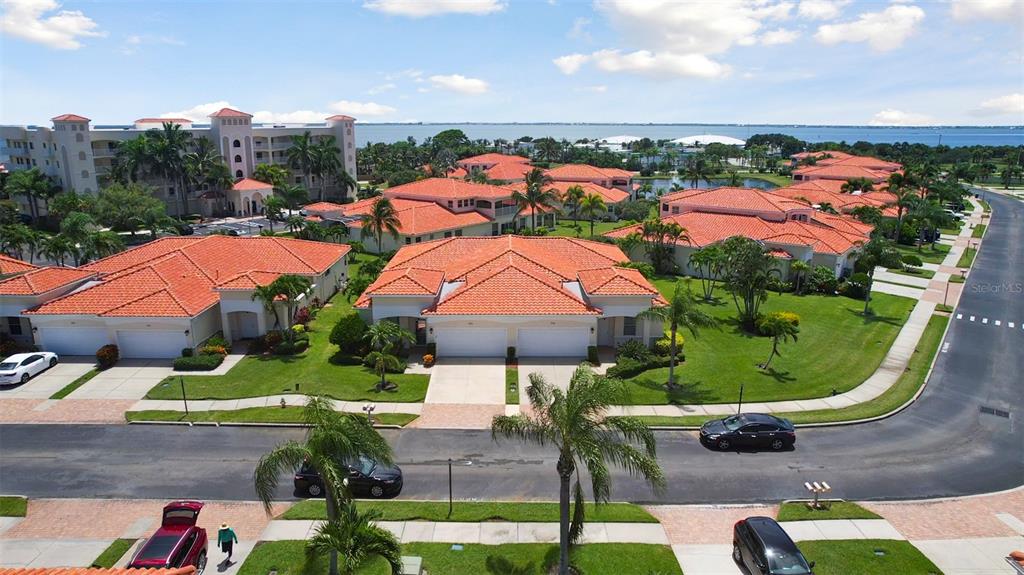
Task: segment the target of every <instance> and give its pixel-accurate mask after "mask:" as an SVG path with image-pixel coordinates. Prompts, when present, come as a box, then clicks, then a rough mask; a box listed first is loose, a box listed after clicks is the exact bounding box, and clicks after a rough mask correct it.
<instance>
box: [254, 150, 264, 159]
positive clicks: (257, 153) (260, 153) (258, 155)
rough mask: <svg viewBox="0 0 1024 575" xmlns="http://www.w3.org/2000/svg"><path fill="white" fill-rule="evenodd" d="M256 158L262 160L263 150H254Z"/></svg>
mask: <svg viewBox="0 0 1024 575" xmlns="http://www.w3.org/2000/svg"><path fill="white" fill-rule="evenodd" d="M256 159H257V160H262V159H263V152H256Z"/></svg>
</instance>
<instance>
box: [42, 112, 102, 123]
mask: <svg viewBox="0 0 1024 575" xmlns="http://www.w3.org/2000/svg"><path fill="white" fill-rule="evenodd" d="M50 121H51V122H91V121H92V120H90V119H89V118H86V117H85V116H79V115H78V114H61V115H60V116H57V117H54V118H50Z"/></svg>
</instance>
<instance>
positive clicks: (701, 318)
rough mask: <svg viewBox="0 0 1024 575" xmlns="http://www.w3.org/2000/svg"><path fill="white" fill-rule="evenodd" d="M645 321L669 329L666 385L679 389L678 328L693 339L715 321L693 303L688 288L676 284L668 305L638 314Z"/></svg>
mask: <svg viewBox="0 0 1024 575" xmlns="http://www.w3.org/2000/svg"><path fill="white" fill-rule="evenodd" d="M637 317H642V318H645V319H653V320H660V321H661V322H662V324H663V325H664V324H665V323H667V324H668V329H669V340H670V341H669V360H668V384H667V385H666V387H667V388H668V389H670V390H672V389H676V388H677V387H679V386H678V385H676V376H675V370H676V354H677V353H678V350H677V349H676V334H677V333H679V328H680V327H685V328H686V329H687V330H688V331H689V332H690V334H691V335H693V337H694V338H696V337H697V336H698V334H699V332H700V329H701V328H703V327H713V326H714V325H715V320H714V318H712V317H711V316H709V315H708V314H706V313H704V312H703V311H701V310H700V308H698V307H697V306H696V305H695V304H694V303H693V292H691V291H690V286H689V285H687V286H686V291H685V292H684V291H683V286H682V285H681V283H680V282H676V289H675V291H674V292H673V293H672V299H671V300H669V302H668V305H657V306H654V307H651V308H650V309H648V310H645V311H643V312H641V313H640V315H639V316H637Z"/></svg>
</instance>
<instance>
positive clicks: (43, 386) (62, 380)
mask: <svg viewBox="0 0 1024 575" xmlns="http://www.w3.org/2000/svg"><path fill="white" fill-rule="evenodd" d="M95 365H96V358H94V357H89V356H67V357H62V358H60V363H58V364H57V365H55V366H53V367H51V368H50V369H47V370H46V371H44V372H43V373H40V374H39V375H37V376H35V377H33V378H32V379H30V380H29V381H28V383H26V384H25V385H18V386H10V387H3V388H0V398H13V399H48V398H49V397H50V396H51V395H53V394H54V393H57V392H58V391H60V390H61V389H63V388H64V386H66V385H67V384H69V383H71V382H72V381H75V380H76V379H78V378H79V377H81V376H82V375H84V374H86V373H88V372H89V370H91V369H92V368H93V367H95Z"/></svg>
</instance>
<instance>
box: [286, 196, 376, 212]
mask: <svg viewBox="0 0 1024 575" xmlns="http://www.w3.org/2000/svg"><path fill="white" fill-rule="evenodd" d="M371 199H372V198H371ZM362 201H364V202H365V201H366V200H362ZM357 203H358V202H357ZM353 205H355V204H336V203H334V202H315V203H312V204H306V205H304V206H302V209H303V210H305V211H307V212H311V213H317V214H329V213H341V212H343V211H345V209H346V208H348V207H349V206H353Z"/></svg>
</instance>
